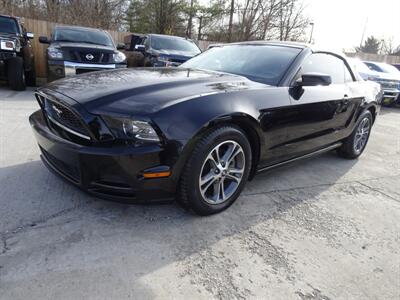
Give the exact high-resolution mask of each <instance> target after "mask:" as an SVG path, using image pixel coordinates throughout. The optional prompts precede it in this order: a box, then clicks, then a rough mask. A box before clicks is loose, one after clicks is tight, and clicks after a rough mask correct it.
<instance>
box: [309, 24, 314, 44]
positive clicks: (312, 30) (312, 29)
mask: <svg viewBox="0 0 400 300" xmlns="http://www.w3.org/2000/svg"><path fill="white" fill-rule="evenodd" d="M310 25H311V33H310V41H309V42H308V43H309V44H311V43H312V38H313V33H314V22H311V23H310Z"/></svg>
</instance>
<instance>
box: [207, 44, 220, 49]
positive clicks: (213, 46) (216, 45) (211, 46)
mask: <svg viewBox="0 0 400 300" xmlns="http://www.w3.org/2000/svg"><path fill="white" fill-rule="evenodd" d="M222 45H224V44H222V43H217V44H210V45H208V47H207V50H210V49H212V48H215V47H221V46H222Z"/></svg>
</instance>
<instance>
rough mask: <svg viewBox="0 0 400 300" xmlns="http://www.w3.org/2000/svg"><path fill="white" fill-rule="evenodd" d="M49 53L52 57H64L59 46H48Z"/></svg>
mask: <svg viewBox="0 0 400 300" xmlns="http://www.w3.org/2000/svg"><path fill="white" fill-rule="evenodd" d="M47 54H48V55H49V57H50V58H51V59H63V53H62V51H61V50H60V49H59V48H55V47H49V48H47Z"/></svg>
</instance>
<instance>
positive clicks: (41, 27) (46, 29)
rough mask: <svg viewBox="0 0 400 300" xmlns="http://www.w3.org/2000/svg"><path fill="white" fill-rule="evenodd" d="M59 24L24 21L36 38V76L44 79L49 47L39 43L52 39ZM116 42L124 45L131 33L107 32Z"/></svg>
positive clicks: (34, 45)
mask: <svg viewBox="0 0 400 300" xmlns="http://www.w3.org/2000/svg"><path fill="white" fill-rule="evenodd" d="M56 25H62V24H57V23H53V22H47V21H41V20H33V19H27V18H25V19H24V26H25V28H26V30H27V31H29V32H32V33H34V34H35V38H34V39H33V40H32V47H33V52H34V55H35V67H36V75H37V77H40V78H44V77H46V48H47V45H45V44H41V43H39V36H47V37H50V35H51V33H52V32H53V29H54V27H55V26H56ZM107 31H108V32H109V33H110V35H111V36H112V38H113V39H114V41H115V42H116V43H123V42H124V37H125V36H126V35H128V34H130V32H122V31H111V30H107Z"/></svg>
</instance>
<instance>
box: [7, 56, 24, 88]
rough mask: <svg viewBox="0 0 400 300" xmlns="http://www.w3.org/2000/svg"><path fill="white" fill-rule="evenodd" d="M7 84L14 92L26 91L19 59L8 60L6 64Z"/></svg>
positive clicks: (21, 64)
mask: <svg viewBox="0 0 400 300" xmlns="http://www.w3.org/2000/svg"><path fill="white" fill-rule="evenodd" d="M7 77H8V84H9V85H10V87H11V89H13V90H15V91H23V90H25V89H26V82H25V72H24V62H23V60H22V58H21V57H13V58H10V59H9V60H8V62H7Z"/></svg>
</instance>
